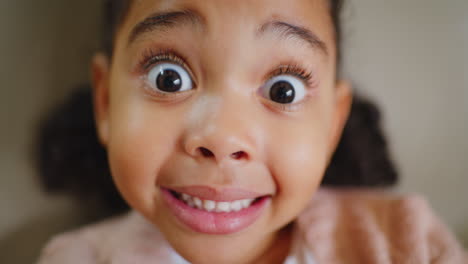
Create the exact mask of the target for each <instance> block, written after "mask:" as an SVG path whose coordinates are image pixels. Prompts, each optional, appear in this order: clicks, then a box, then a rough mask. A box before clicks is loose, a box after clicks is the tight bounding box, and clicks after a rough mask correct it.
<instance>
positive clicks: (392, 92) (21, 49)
mask: <svg viewBox="0 0 468 264" xmlns="http://www.w3.org/2000/svg"><path fill="white" fill-rule="evenodd" d="M100 2H101V1H96V0H81V1H63V0H48V1H47V4H44V1H32V0H14V1H12V0H10V1H0V34H1V35H0V38H1V40H2V41H1V42H0V58H1V61H0V86H1V94H0V95H1V97H0V116H1V123H0V131H1V137H0V149H1V151H0V173H1V176H0V208H1V209H2V210H1V212H0V263H31V262H33V260H34V259H35V258H36V257H37V254H38V250H39V248H40V247H41V246H42V245H43V244H44V243H45V242H46V240H47V239H48V238H49V236H50V235H51V234H54V233H56V232H62V231H63V230H67V229H69V228H72V227H75V226H76V225H77V224H80V223H81V222H84V221H85V220H84V219H83V216H82V215H80V214H79V212H77V210H76V207H75V206H74V205H73V204H72V203H71V202H70V201H69V200H68V199H66V198H65V197H50V196H47V195H45V194H44V193H42V192H41V190H40V189H39V186H38V183H37V182H36V179H35V171H34V167H33V165H32V158H31V143H32V139H33V136H34V134H35V129H36V126H37V122H38V120H39V119H40V118H41V117H42V116H43V115H44V112H45V111H46V110H47V109H49V108H50V107H51V106H53V105H54V104H56V103H57V102H59V101H61V100H63V98H64V97H65V96H66V95H67V94H68V92H69V91H70V90H71V89H72V88H73V87H75V86H76V85H77V84H80V83H83V82H87V80H88V64H89V60H90V57H91V55H92V54H93V52H94V51H95V50H96V49H97V47H98V40H99V25H100ZM344 24H345V31H344V34H345V35H344V37H345V49H344V63H345V65H344V75H345V76H346V77H348V78H349V79H351V80H352V81H353V82H354V83H355V84H356V86H358V87H359V89H360V90H361V91H364V92H365V93H366V94H367V95H368V96H369V97H370V98H372V99H373V100H375V101H377V102H378V104H379V105H380V107H381V109H382V112H383V114H384V119H385V120H384V125H385V129H386V131H387V134H388V136H389V141H390V146H391V150H392V152H393V154H394V158H395V160H396V162H397V165H398V167H399V170H400V173H401V178H402V179H401V183H400V186H399V187H398V189H399V190H400V191H401V192H411V193H414V192H416V193H421V194H423V195H425V196H426V197H427V198H428V199H429V201H430V203H431V205H432V206H433V208H434V210H435V211H436V212H437V213H438V214H439V215H440V217H441V218H442V219H443V220H444V221H445V222H446V223H447V224H448V225H449V226H450V228H451V229H452V230H453V231H454V232H455V233H456V235H457V237H458V238H459V240H460V241H462V243H464V245H465V246H466V247H468V191H467V188H468V172H467V171H468V157H467V156H468V139H467V136H468V1H466V0H446V1H439V0H411V1H407V0H392V1H383V0H350V1H349V3H348V4H347V7H346V10H345V12H344Z"/></svg>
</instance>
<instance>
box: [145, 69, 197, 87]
mask: <svg viewBox="0 0 468 264" xmlns="http://www.w3.org/2000/svg"><path fill="white" fill-rule="evenodd" d="M147 79H148V82H149V83H150V85H151V87H154V88H155V89H156V90H157V92H162V93H177V92H183V91H188V90H191V89H193V82H192V79H191V78H190V74H189V73H188V72H187V71H186V70H185V69H184V68H183V67H181V66H179V65H177V64H175V63H170V62H164V63H160V64H156V65H155V66H154V67H153V68H152V69H151V70H150V71H149V73H148V77H147Z"/></svg>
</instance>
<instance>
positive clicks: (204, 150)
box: [198, 147, 214, 158]
mask: <svg viewBox="0 0 468 264" xmlns="http://www.w3.org/2000/svg"><path fill="white" fill-rule="evenodd" d="M198 149H199V150H200V153H201V154H202V155H203V157H207V158H210V157H214V154H213V152H211V150H209V149H207V148H203V147H200V148H198Z"/></svg>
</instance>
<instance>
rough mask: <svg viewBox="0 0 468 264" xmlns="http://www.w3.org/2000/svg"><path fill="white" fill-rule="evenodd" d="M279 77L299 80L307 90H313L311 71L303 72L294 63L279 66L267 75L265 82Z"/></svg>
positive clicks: (314, 82) (313, 79)
mask: <svg viewBox="0 0 468 264" xmlns="http://www.w3.org/2000/svg"><path fill="white" fill-rule="evenodd" d="M280 75H290V76H294V77H297V78H299V79H301V80H302V81H303V82H304V84H305V85H306V87H307V88H315V87H316V80H315V77H314V74H313V72H312V71H307V70H305V68H304V67H301V66H299V65H298V64H296V63H289V64H280V65H279V66H277V67H276V68H275V69H274V70H273V71H272V72H270V73H269V74H268V75H267V78H266V80H267V81H268V80H270V79H272V78H274V77H277V76H280Z"/></svg>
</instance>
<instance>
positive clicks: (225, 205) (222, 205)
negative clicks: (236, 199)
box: [216, 202, 231, 213]
mask: <svg viewBox="0 0 468 264" xmlns="http://www.w3.org/2000/svg"><path fill="white" fill-rule="evenodd" d="M230 207H231V206H230V203H229V202H218V203H217V205H216V212H226V213H229V212H230V211H231V208H230Z"/></svg>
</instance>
